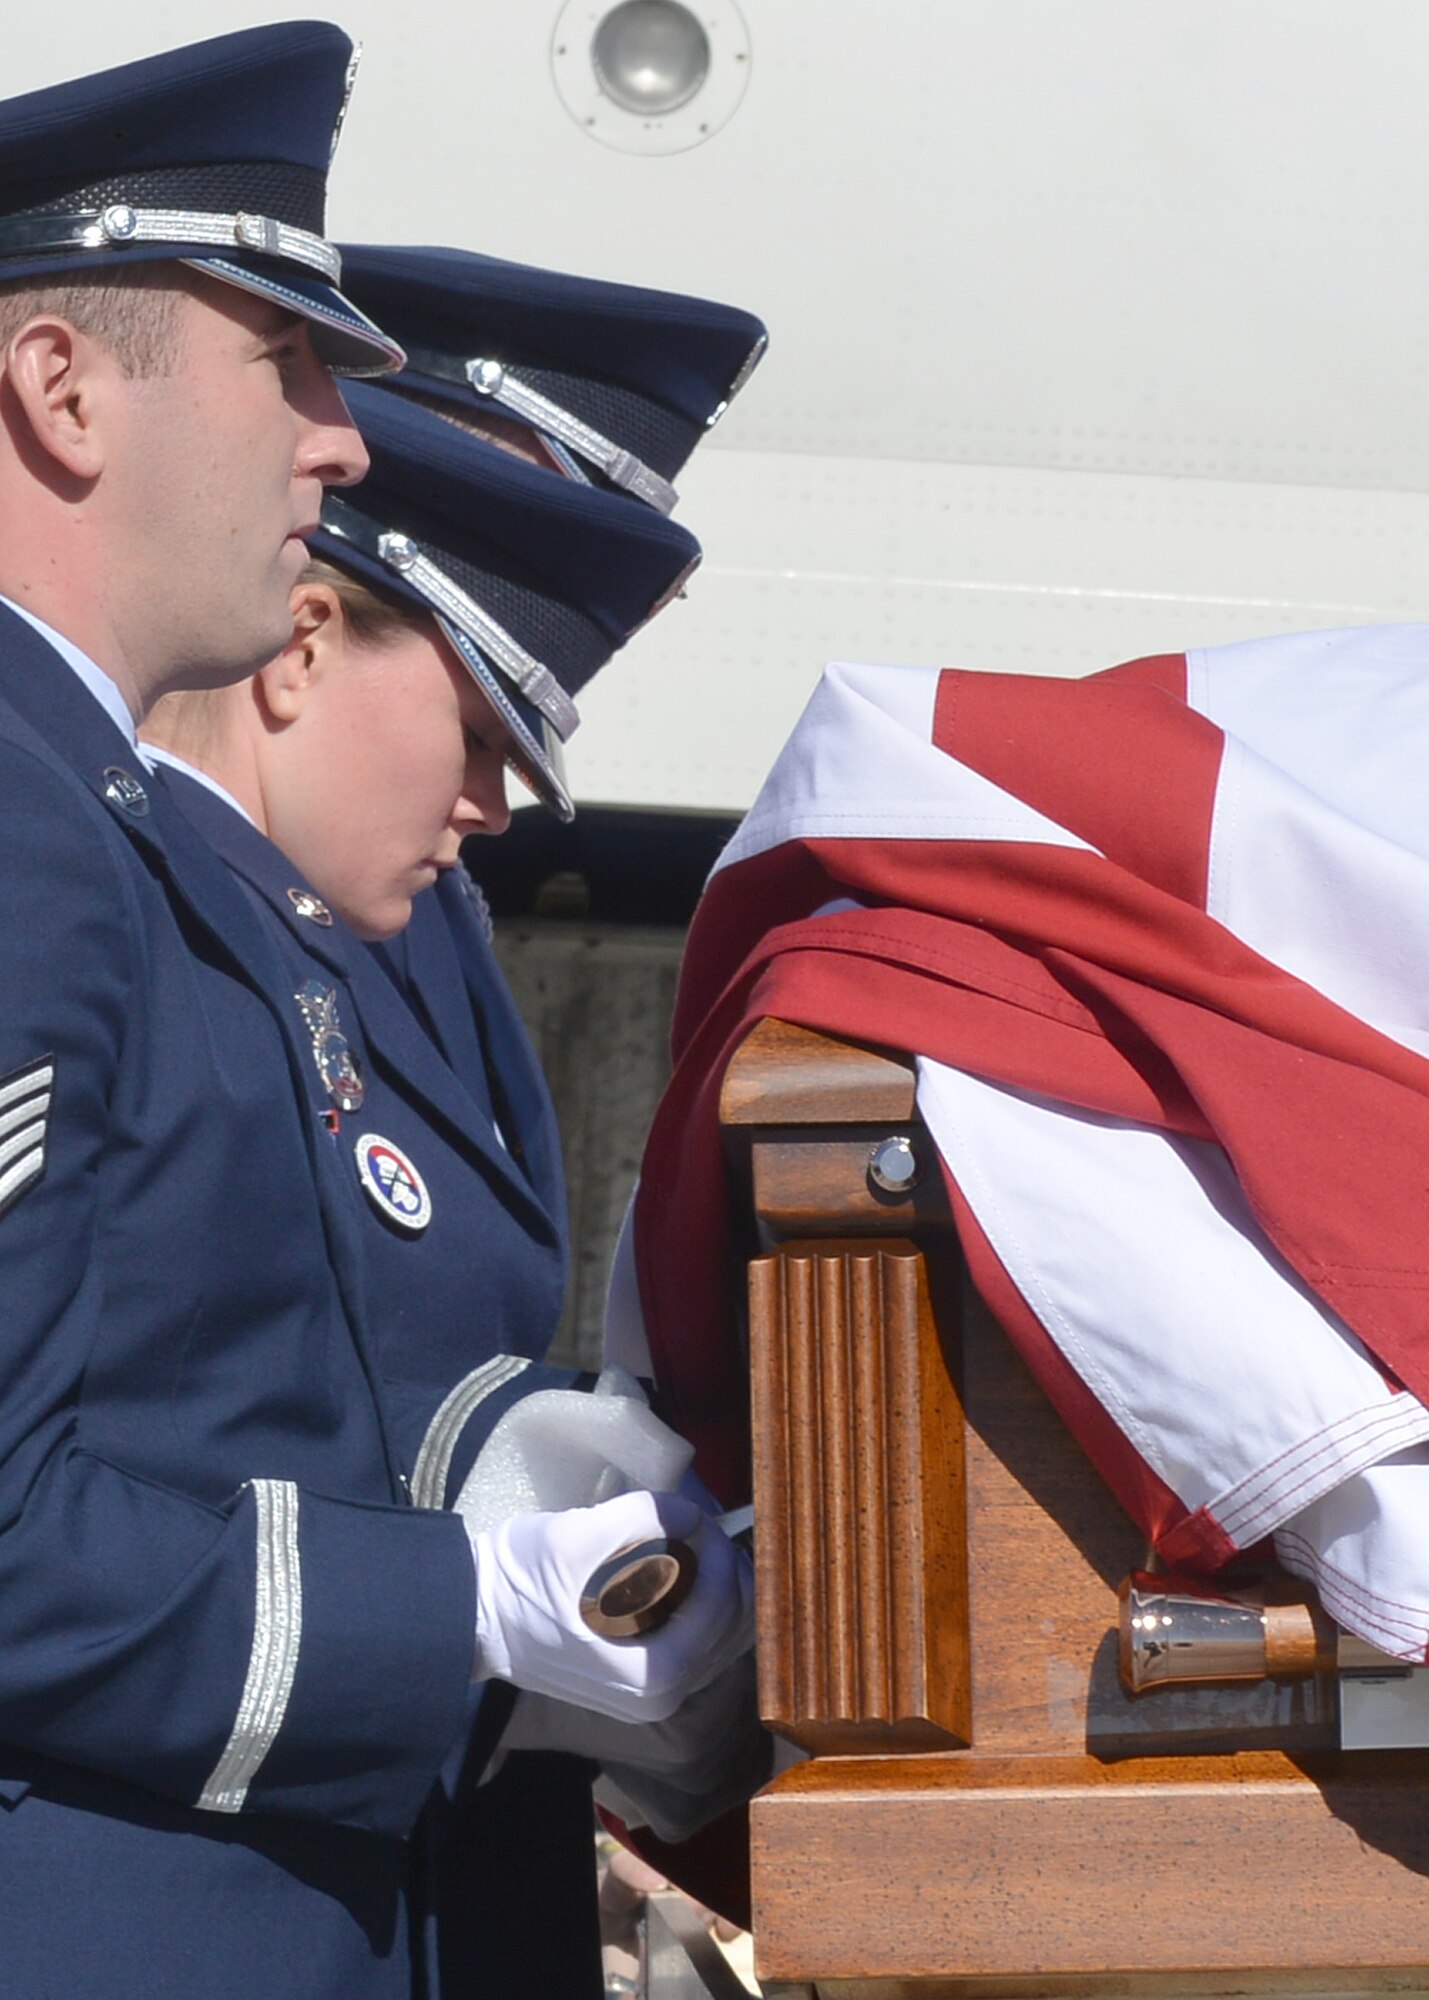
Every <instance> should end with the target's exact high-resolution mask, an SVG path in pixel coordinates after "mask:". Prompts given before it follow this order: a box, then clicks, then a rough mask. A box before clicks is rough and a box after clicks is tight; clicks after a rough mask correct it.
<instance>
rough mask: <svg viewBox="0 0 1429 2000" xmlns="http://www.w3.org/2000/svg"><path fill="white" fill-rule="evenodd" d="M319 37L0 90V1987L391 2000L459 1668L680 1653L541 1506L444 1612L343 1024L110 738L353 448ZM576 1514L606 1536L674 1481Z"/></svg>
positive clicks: (228, 615) (445, 1531)
mask: <svg viewBox="0 0 1429 2000" xmlns="http://www.w3.org/2000/svg"><path fill="white" fill-rule="evenodd" d="M350 57H351V47H350V44H349V43H348V41H347V39H346V37H345V36H343V35H341V34H340V33H338V31H336V30H335V29H330V28H326V27H322V26H320V25H315V24H301V25H295V26H290V27H286V28H272V29H260V30H254V31H252V32H251V33H247V34H240V35H234V36H226V37H223V38H221V39H220V40H219V41H217V42H213V43H208V44H204V45H202V46H201V47H199V48H197V49H191V50H184V51H180V52H178V53H177V54H175V55H173V56H164V57H158V58H155V59H153V60H152V61H150V62H146V63H140V64H135V65H131V66H129V67H128V68H126V69H124V70H120V71H116V72H113V73H110V74H109V75H107V76H105V77H100V78H93V79H89V80H87V81H86V82H84V83H82V84H77V85H74V86H67V87H64V88H60V89H56V90H52V91H43V92H40V93H37V94H36V95H34V96H32V97H30V98H26V99H21V100H18V101H16V102H14V103H11V104H8V105H3V106H0V414H3V423H0V593H3V594H4V596H5V598H6V600H7V603H6V605H5V606H3V607H0V795H3V797H4V799H5V813H6V839H5V865H4V868H3V870H0V952H3V956H4V968H3V969H4V980H3V993H4V998H3V1003H0V1149H3V1151H0V1289H3V1293H4V1297H5V1300H6V1310H5V1314H4V1316H3V1323H0V1384H3V1389H0V1933H3V1936H4V1940H5V1943H4V1954H3V1984H4V1986H5V1987H6V1988H7V1990H9V1991H12V1992H14V1993H16V1994H25V1995H39V1994H42V1993H56V1994H58V1993H72V1994H79V1993H93V1994H103V1995H105V1996H106V2000H126V1996H131V1995H132V1996H134V2000H139V1996H141V1995H142V1996H143V2000H164V1997H165V1996H167V2000H192V1996H193V1995H194V1994H196V1993H202V1994H203V1995H205V1996H206V2000H224V1997H225V1996H231V2000H252V1996H253V1995H255V1994H259V1993H261V1994H263V1995H265V1996H274V2000H287V1996H292V2000H298V1996H315V1995H318V1994H339V1993H340V1994H342V1995H343V2000H407V1996H410V1995H411V1994H412V1992H413V1990H414V1988H413V1981H414V1976H415V1975H414V1968H413V1962H412V1956H411V1951H410V1948H409V1942H408V1936H407V1929H408V1911H409V1908H410V1891H411V1886H412V1885H411V1867H412V1863H411V1857H410V1851H409V1848H408V1845H407V1842H406V1836H407V1835H408V1833H409V1832H410V1830H411V1828H412V1826H413V1824H414V1822H415V1820H416V1818H417V1816H418V1814H419V1812H420V1810H421V1807H422V1805H423V1803H424V1802H425V1801H426V1800H427V1798H428V1797H429V1796H430V1794H431V1791H432V1787H433V1784H434V1781H435V1780H436V1778H437V1776H438V1773H439V1772H440V1770H441V1768H442V1765H443V1762H444V1760H445V1759H446V1757H447V1756H448V1754H449V1752H450V1749H451V1746H452V1743H453V1740H454V1738H456V1737H457V1736H458V1735H459V1733H460V1732H461V1730H462V1728H463V1726H464V1721H465V1717H466V1710H467V1705H468V1702H469V1690H470V1686H471V1681H472V1676H473V1667H474V1666H475V1667H476V1670H477V1672H478V1673H481V1674H487V1673H490V1672H491V1671H493V1669H500V1670H502V1671H505V1672H507V1673H509V1674H510V1675H511V1677H512V1678H514V1679H520V1678H521V1676H522V1674H523V1672H525V1671H526V1669H527V1666H528V1664H529V1663H530V1662H531V1661H532V1660H533V1659H537V1658H539V1659H541V1660H544V1661H545V1663H546V1677H547V1678H551V1679H554V1680H556V1681H558V1682H559V1683H560V1685H561V1686H562V1688H563V1690H565V1691H569V1689H570V1687H571V1685H572V1683H573V1682H583V1683H584V1684H585V1685H586V1687H587V1688H588V1690H589V1693H590V1694H591V1696H593V1698H595V1699H596V1700H601V1699H605V1700H607V1701H614V1703H615V1705H616V1706H617V1707H619V1708H622V1709H626V1710H631V1711H633V1712H636V1713H638V1712H641V1711H650V1710H653V1712H655V1713H656V1714H659V1713H663V1712H665V1710H666V1709H667V1708H668V1707H669V1706H670V1705H672V1704H673V1703H674V1702H675V1701H677V1700H678V1699H679V1696H680V1694H681V1693H682V1692H683V1688H684V1685H685V1678H686V1677H685V1672H684V1662H683V1660H680V1659H677V1658H675V1657H674V1656H673V1655H672V1654H671V1653H669V1652H668V1651H663V1652H662V1650H661V1648H660V1647H659V1646H658V1644H657V1645H656V1646H650V1647H645V1646H642V1645H636V1646H633V1647H630V1648H627V1649H626V1652H625V1654H624V1655H623V1656H621V1657H619V1658H616V1657H612V1654H613V1649H611V1648H606V1649H605V1650H604V1652H602V1651H601V1650H600V1649H599V1648H592V1647H591V1646H589V1645H588V1644H587V1643H586V1638H585V1636H584V1634H583V1628H581V1627H580V1625H579V1620H578V1618H577V1617H576V1615H575V1609H574V1595H575V1590H576V1588H578V1585H577V1584H575V1583H574V1581H573V1579H574V1578H575V1577H576V1576H577V1575H579V1576H581V1577H583V1576H584V1574H585V1572H586V1570H587V1569H588V1567H589V1561H590V1556H591V1554H592V1549H591V1548H590V1547H589V1546H585V1547H581V1548H573V1547H572V1546H571V1545H570V1543H569V1541H568V1540H567V1538H566V1534H565V1532H564V1527H563V1528H561V1529H555V1530H549V1529H548V1528H547V1527H546V1526H543V1525H542V1523H541V1521H540V1520H539V1519H537V1520H536V1521H535V1522H534V1523H533V1522H531V1521H528V1522H527V1523H526V1524H524V1534H523V1536H522V1537H518V1538H516V1539H517V1541H519V1542H520V1546H519V1547H518V1548H514V1549H513V1550H512V1552H511V1562H510V1565H509V1567H508V1568H506V1569H502V1567H501V1565H502V1561H503V1555H504V1553H505V1549H504V1546H503V1547H497V1546H495V1538H494V1537H493V1538H492V1548H491V1560H490V1561H488V1562H487V1563H486V1565H485V1569H486V1574H485V1575H484V1577H483V1579H482V1588H481V1607H482V1608H481V1614H480V1617H481V1622H480V1625H479V1626H478V1622H477V1597H478V1592H477V1588H476V1580H475V1568H474V1564H473V1559H472V1548H471V1545H470V1542H469V1538H468V1537H467V1535H466V1534H465V1532H464V1530H463V1526H462V1523H461V1522H460V1521H458V1520H456V1519H454V1518H453V1517H452V1516H451V1515H450V1514H447V1513H443V1512H442V1511H439V1510H437V1509H434V1508H422V1507H414V1506H413V1505H412V1504H411V1501H410V1498H409V1496H408V1494H407V1492H406V1491H405V1490H404V1486H403V1475H404V1474H406V1476H407V1478H408V1479H409V1480H410V1478H411V1475H412V1472H413V1470H414V1468H413V1467H411V1466H410V1465H408V1464H407V1463H406V1462H404V1457H403V1444H402V1441H401V1436H400V1432H401V1428H402V1426H401V1423H400V1421H399V1420H398V1418H397V1417H396V1416H395V1414H394V1412H393V1410H392V1409H391V1408H390V1407H389V1398H388V1396H387V1392H386V1388H385V1384H384V1381H383V1378H382V1375H381V1372H380V1371H381V1365H382V1354H381V1350H380V1343H379V1342H378V1340H377V1338H376V1335H375V1331H374V1329H373V1328H372V1326H371V1324H370V1320H369V1314H368V1308H367V1306H366V1305H365V1303H364V1300H363V1298H362V1296H361V1289H362V1288H361V1274H362V1270H363V1267H364V1250H363V1245H362V1231H361V1227H360V1224H359V1217H358V1213H357V1209H356V1204H357V1203H358V1202H359V1201H362V1200H363V1199H365V1197H364V1196H363V1195H362V1193H361V1190H360V1188H354V1185H353V1181H352V1176H353V1173H354V1171H355V1168H354V1165H353V1161H352V1157H351V1154H350V1153H348V1154H347V1156H346V1157H344V1156H343V1154H342V1153H341V1152H340V1150H339V1136H337V1135H332V1134H330V1133H329V1131H328V1130H327V1127H326V1120H327V1119H328V1117H329V1116H330V1114H331V1113H332V1112H333V1111H334V1110H337V1109H339V1107H338V1106H337V1103H336V1100H335V1098H334V1097H333V1094H332V1090H331V1088H330V1080H338V1081H339V1083H340V1070H341V1061H340V1057H338V1058H337V1063H336V1068H334V1067H333V1063H332V1060H331V1058H332V1057H333V1055H334V1053H335V1052H333V1051H331V1050H329V1049H327V1048H326V1047H325V1046H323V1047H320V1046H319V1042H318V1041H315V1038H314V1028H313V1021H312V1019H311V1018H310V1015H311V1013H312V1011H313V1010H312V1009H309V1010H307V1012H305V1010H304V1007H303V1005H302V998H306V997H307V996H306V995H304V996H302V998H300V997H299V996H298V994H297V993H296V992H295V988H294V985H293V981H292V977H291V972H290V970H289V968H288V966H287V965H286V964H285V963H284V960H283V957H282V954H281V953H280V952H279V951H278V950H276V949H275V947H274V944H273V941H272V938H271V935H270V933H269V932H268V930H267V929H265V927H264V925H263V924H262V923H260V922H259V921H258V919H257V917H256V914H255V910H254V908H253V905H252V903H251V902H250V900H249V899H248V897H247V896H246V895H245V894H244V892H243V890H242V888H241V887H240V886H239V885H238V884H237V883H235V881H234V880H233V878H232V877H231V875H230V874H229V873H228V871H227V870H225V869H224V868H223V867H222V866H221V865H219V864H218V863H217V862H216V860H215V857H214V856H213V854H212V852H211V850H209V849H208V848H207V847H206V846H205V845H204V844H203V843H202V842H201V841H200V840H198V839H197V838H196V837H195V835H194V833H193V830H192V828H191V826H190V825H189V823H188V822H187V821H186V820H185V819H184V817H183V815H182V814H181V813H179V812H178V811H177V810H176V809H175V808H174V807H173V805H172V803H171V801H169V800H168V799H167V798H166V796H165V794H164V791H163V790H162V789H161V787H160V786H159V785H158V784H157V783H155V782H152V781H150V780H148V779H147V778H146V777H145V776H144V775H143V765H142V761H141V760H140V758H139V757H138V754H137V752H136V749H135V747H134V740H133V726H134V720H135V718H136V717H137V716H140V715H142V714H143V713H144V711H145V710H146V709H147V707H148V706H149V705H150V704H151V703H152V701H153V700H154V699H156V698H157V697H158V696H160V695H162V694H164V693H165V692H168V691H171V690H173V689H175V688H178V687H183V686H189V685H195V684H204V683H205V682H208V683H212V684H215V685H217V684H221V683H223V682H225V681H234V680H236V679H238V678H240V677H242V676H246V675H249V674H251V673H252V672H253V671H254V670H255V669H256V668H257V667H259V666H260V665H261V664H262V663H263V661H264V660H265V659H267V658H268V657H270V656H271V654H272V653H273V652H274V651H275V650H276V649H277V648H278V647H279V646H280V645H281V644H282V643H283V640H284V638H285V636H286V635H287V633H288V632H289V631H290V630H291V621H290V616H289V606H288V599H289V593H290V590H291V588H292V586H293V583H294V581H295V580H296V578H297V576H298V574H299V573H300V571H301V567H302V565H303V563H304V561H305V560H306V556H305V550H304V548H303V538H304V537H305V536H306V535H307V533H308V532H309V531H310V530H311V529H312V528H313V526H314V524H315V522H316V519H317V514H318V506H319V500H320V495H321V490H322V488H323V487H324V486H332V485H343V484H348V483H350V482H352V481H353V480H355V479H356V478H358V477H359V476H360V474H361V472H362V471H363V469H364V466H365V462H366V454H365V452H364V450H363V447H362V445H361V443H360V441H359V439H358V437H357V434H356V432H355V430H354V429H353V428H352V426H351V423H350V422H349V420H348V418H347V415H346V412H345V411H344V410H343V408H342V406H341V403H340V400H339V399H338V397H337V395H336V393H335V390H334V388H333V384H332V382H331V379H330V377H329V375H328V374H327V372H326V370H325V368H324V367H323V365H322V363H321V361H320V360H319V358H318V354H317V352H316V347H315V343H316V342H317V341H318V340H319V339H320V340H321V341H322V342H323V344H324V351H325V352H327V353H329V354H330V355H332V356H333V357H334V358H336V359H341V361H342V362H343V365H353V364H354V363H356V364H357V365H360V366H366V367H370V368H376V369H380V368H382V367H383V366H385V365H387V364H388V363H389V362H390V361H391V360H392V359H393V358H394V357H395V355H396V354H397V352H398V350H397V349H396V348H395V347H394V345H393V344H392V343H391V342H389V341H386V340H385V339H384V338H383V337H382V336H380V335H378V334H377V333H376V331H375V329H373V328H372V327H371V326H370V325H369V324H368V323H367V322H366V321H365V320H364V319H363V318H362V316H361V315H359V314H358V313H357V312H356V311H355V310H353V308H352V307H351V306H350V305H349V304H348V302H347V301H346V300H345V299H344V298H343V296H342V294H341V293H340V292H339V291H338V290H337V289H336V284H335V279H336V276H337V272H338V260H337V257H336V254H335V252H334V251H333V249H332V246H331V245H330V244H328V243H327V242H326V241H325V240H324V239H323V236H322V211H323V192H324V178H325V169H326V165H327V161H328V157H329V154H330V151H331V141H332V135H333V131H334V127H335V125H336V123H337V119H338V116H339V114H340V111H341V107H342V103H343V99H344V95H345V90H346V84H347V76H348V68H349V62H350ZM116 279H117V280H118V282H116ZM330 983H331V982H329V984H330ZM316 1011H317V1016H318V1025H319V1027H321V1025H322V1022H321V1012H322V1010H321V1008H320V1007H319V1008H318V1009H317V1010H316ZM320 1040H321V1038H319V1041H320ZM319 1054H325V1055H327V1056H328V1058H329V1063H328V1069H329V1072H330V1078H329V1077H328V1076H325V1074H324V1071H323V1069H322V1068H320V1066H319V1061H318V1057H319ZM395 1226H400V1225H395ZM612 1505H613V1507H614V1508H615V1509H616V1510H617V1511H616V1512H615V1513H614V1514H610V1515H607V1516H606V1517H604V1519H605V1523H606V1525H605V1527H604V1528H602V1526H601V1521H600V1520H599V1519H597V1517H599V1516H600V1515H601V1510H599V1509H593V1510H590V1516H589V1521H588V1522H587V1523H586V1525H587V1526H589V1523H590V1522H595V1524H596V1535H595V1536H594V1537H593V1539H597V1540H599V1542H600V1547H599V1549H598V1550H597V1551H595V1553H597V1555H603V1554H607V1553H609V1552H610V1547H611V1539H612V1538H613V1539H614V1540H616V1541H619V1540H621V1539H625V1538H627V1537H628V1535H629V1533H630V1530H631V1525H632V1520H631V1517H632V1515H635V1516H638V1517H639V1520H640V1522H641V1524H642V1525H646V1526H648V1525H651V1524H653V1523H655V1522H658V1521H659V1520H660V1518H661V1516H662V1511H663V1510H662V1507H661V1506H660V1504H659V1503H657V1502H654V1501H651V1500H649V1499H648V1498H646V1497H644V1496H638V1495H637V1496H627V1498H626V1499H625V1500H623V1501H618V1502H615V1503H612ZM678 1511H679V1510H677V1514H678ZM677 1514H672V1515H669V1516H668V1517H667V1518H669V1519H670V1520H671V1523H672V1525H683V1524H684V1518H685V1517H681V1518H679V1519H677ZM637 1532H638V1530H637ZM480 1553H481V1551H480V1550H479V1551H478V1554H479V1555H480ZM707 1572H708V1575H709V1576H710V1578H711V1581H712V1585H713V1586H714V1589H713V1599H714V1601H713V1602H711V1601H710V1600H709V1599H707V1600H706V1606H705V1610H699V1609H696V1607H695V1600H694V1599H693V1598H692V1599H691V1601H690V1603H689V1605H687V1606H686V1607H685V1608H684V1612H682V1614H681V1616H684V1615H685V1613H688V1612H692V1611H693V1613H694V1626H695V1628H696V1629H695V1641H694V1645H693V1647H692V1650H693V1652H694V1653H695V1654H696V1655H697V1657H698V1660H699V1665H700V1669H701V1670H703V1668H704V1667H705V1666H706V1665H707V1664H708V1655H709V1654H710V1653H711V1652H713V1653H715V1654H718V1652H719V1650H720V1646H721V1643H722V1642H723V1640H724V1639H725V1637H726V1636H729V1638H730V1640H731V1643H732V1642H733V1639H734V1637H739V1638H742V1636H743V1634H742V1631H741V1630H740V1628H741V1626H742V1621H743V1616H744V1606H743V1598H742V1593H741V1590H740V1587H739V1585H738V1583H737V1581H736V1580H735V1579H734V1578H733V1577H730V1576H727V1577H726V1579H725V1585H726V1587H725V1588H724V1589H723V1590H721V1589H720V1588H719V1572H718V1563H717V1558H716V1559H712V1561H711V1562H710V1564H708V1565H707ZM563 1580H564V1581H563ZM518 1581H519V1582H520V1583H524V1592H523V1589H522V1588H520V1587H518ZM706 1611H707V1612H708V1614H709V1616H708V1620H707V1621H706V1616H705V1613H706ZM679 1628H680V1620H679V1618H677V1619H675V1620H673V1621H672V1623H671V1625H670V1626H669V1627H668V1628H667V1632H666V1634H662V1635H660V1638H661V1639H664V1638H666V1637H669V1636H671V1635H673V1636H674V1643H675V1647H676V1650H677V1652H678V1649H679V1648H680V1646H681V1645H682V1643H683V1636H684V1635H681V1633H680V1629H679ZM690 1629H691V1627H690V1625H689V1623H687V1624H686V1626H685V1635H688V1634H689V1632H690ZM541 1673H542V1669H541V1668H540V1667H538V1668H537V1674H538V1677H539V1676H540V1675H541Z"/></svg>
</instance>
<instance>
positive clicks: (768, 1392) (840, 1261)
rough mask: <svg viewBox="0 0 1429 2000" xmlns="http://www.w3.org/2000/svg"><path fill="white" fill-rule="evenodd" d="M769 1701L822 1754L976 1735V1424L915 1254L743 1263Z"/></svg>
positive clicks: (837, 1253) (783, 1254)
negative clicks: (971, 1520) (969, 1427)
mask: <svg viewBox="0 0 1429 2000" xmlns="http://www.w3.org/2000/svg"><path fill="white" fill-rule="evenodd" d="M749 1282H750V1348H751V1361H752V1369H753V1388H754V1462H755V1495H754V1512H755V1523H756V1528H755V1533H756V1537H757V1547H756V1563H757V1567H758V1573H759V1578H760V1597H759V1662H760V1706H761V1712H762V1713H763V1715H764V1717H765V1719H766V1721H768V1722H769V1723H770V1724H771V1726H772V1727H774V1728H777V1729H778V1730H779V1731H780V1732H781V1733H782V1734H783V1735H786V1736H788V1737H791V1738H792V1739H793V1740H794V1741H795V1742H797V1743H800V1744H802V1745H803V1746H804V1747H805V1748H806V1749H809V1750H816V1751H825V1752H828V1751H836V1750H837V1751H849V1750H860V1749H861V1750H892V1749H909V1750H912V1749H951V1748H954V1747H956V1746H957V1745H959V1744H963V1743H966V1742H967V1740H968V1736H969V1727H970V1717H969V1694H968V1687H969V1682H968V1623H967V1543H966V1520H965V1502H964V1478H963V1419H962V1412H961V1409H960V1408H959V1405H958V1400H957V1396H956V1392H955V1391H954V1388H953V1385H952V1382H951V1379H950V1377H949V1373H948V1369H947V1367H946V1364H945V1361H944V1356H943V1352H942V1348H941V1346H940V1342H939V1336H938V1330H937V1327H936V1326H935V1324H934V1319H933V1313H932V1308H931V1304H930V1301H929V1295H928V1281H927V1273H926V1269H925V1266H924V1261H923V1258H922V1256H921V1254H920V1253H919V1251H918V1250H917V1249H916V1248H915V1247H914V1246H913V1245H912V1244H911V1243H906V1242H898V1241H893V1242H880V1241H875V1242H868V1243H860V1242H845V1243H825V1244H799V1245H798V1246H791V1247H786V1248H783V1249H781V1250H778V1251H775V1252H774V1253H773V1254H772V1255H770V1256H767V1257H761V1258H757V1259H756V1260H755V1261H754V1263H753V1264H752V1265H751V1267H750V1277H749Z"/></svg>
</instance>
